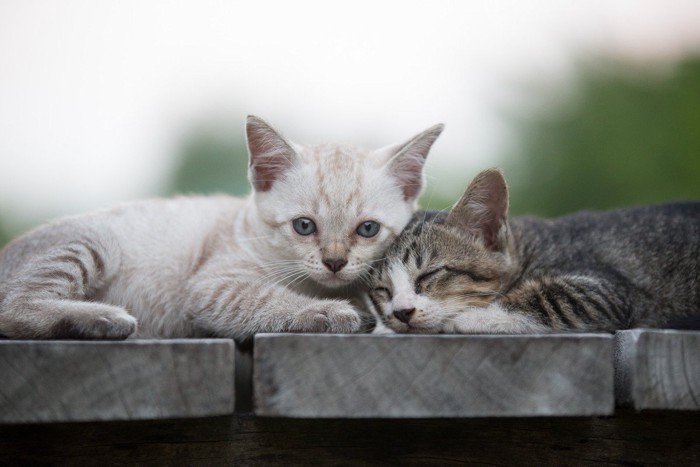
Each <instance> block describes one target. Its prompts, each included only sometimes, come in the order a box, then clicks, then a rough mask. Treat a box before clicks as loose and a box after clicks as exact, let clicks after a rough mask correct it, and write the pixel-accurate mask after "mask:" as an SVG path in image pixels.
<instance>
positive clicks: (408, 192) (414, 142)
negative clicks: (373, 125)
mask: <svg viewBox="0 0 700 467" xmlns="http://www.w3.org/2000/svg"><path fill="white" fill-rule="evenodd" d="M444 127H445V126H444V125H443V124H438V125H434V126H432V127H430V128H428V129H427V130H425V131H423V132H422V133H419V134H418V135H416V136H414V137H413V138H411V139H410V140H408V141H407V142H405V143H403V144H399V145H395V146H391V147H390V148H388V149H387V150H388V151H389V152H390V159H389V161H388V163H387V166H388V170H389V174H390V175H391V176H393V177H394V178H395V179H396V180H397V181H398V182H399V185H400V186H401V189H402V190H403V195H404V199H405V200H406V201H410V200H415V199H417V198H418V196H419V195H420V193H421V191H422V190H423V186H424V181H423V177H424V176H423V166H424V165H425V159H426V158H427V157H428V152H430V148H431V147H432V146H433V143H434V142H435V140H436V139H437V138H438V136H440V133H442V130H443V129H444Z"/></svg>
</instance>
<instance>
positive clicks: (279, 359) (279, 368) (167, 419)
mask: <svg viewBox="0 0 700 467" xmlns="http://www.w3.org/2000/svg"><path fill="white" fill-rule="evenodd" d="M699 351H700V333H696V332H689V331H665V330H631V331H623V332H619V333H617V335H615V336H611V335H606V334H567V335H542V336H406V335H294V334H276V335H273V334H261V335H258V336H256V339H255V343H254V349H253V350H252V351H251V350H241V349H236V348H235V346H234V344H233V342H232V341H230V340H225V339H206V340H195V339H192V340H156V341H124V342H56V341H52V342H38V341H0V459H2V462H9V463H16V462H19V463H46V462H51V463H70V464H83V463H84V464H94V463H103V462H111V463H117V464H118V463H135V462H137V463H151V462H153V463H165V464H190V465H191V464H200V463H202V464H204V463H206V464H219V463H221V464H232V463H241V464H248V465H249V464H264V465H268V464H270V463H278V462H279V463H285V464H290V465H297V464H306V463H323V464H331V465H332V464H336V465H376V463H386V464H402V465H403V464H410V463H421V464H422V463H429V464H430V463H432V464H436V465H442V464H444V463H449V462H455V463H457V462H460V463H461V462H474V463H477V464H478V463H492V464H494V463H495V464H499V465H511V464H523V463H538V464H542V463H545V464H547V463H548V464H552V463H555V464H569V465H571V464H588V463H590V464H594V463H600V462H613V463H617V462H619V463H630V464H643V465H647V464H654V463H659V464H671V463H673V464H681V465H682V464H686V465H692V464H697V463H700V441H698V440H700V423H698V421H699V419H698V412H696V411H697V410H698V408H699V405H698V401H700V358H698V354H699V353H700V352H699ZM234 374H235V378H234ZM2 462H0V463H2Z"/></svg>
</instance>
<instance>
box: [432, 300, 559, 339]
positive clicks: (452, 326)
mask: <svg viewBox="0 0 700 467" xmlns="http://www.w3.org/2000/svg"><path fill="white" fill-rule="evenodd" d="M551 331H552V329H551V328H548V327H547V326H545V325H543V324H542V323H540V322H539V321H537V320H536V319H534V318H533V317H532V316H529V315H527V314H525V313H522V312H521V311H516V310H506V309H504V308H503V307H502V306H500V305H499V304H498V303H491V304H490V305H489V306H488V307H486V308H467V309H466V310H463V311H461V312H459V314H457V315H456V316H455V317H454V318H451V319H449V320H447V321H446V322H445V323H444V332H447V333H456V334H539V333H545V332H551Z"/></svg>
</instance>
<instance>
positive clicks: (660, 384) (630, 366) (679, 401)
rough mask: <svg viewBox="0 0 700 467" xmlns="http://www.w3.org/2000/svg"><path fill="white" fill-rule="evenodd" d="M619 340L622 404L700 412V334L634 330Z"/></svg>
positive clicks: (617, 371)
mask: <svg viewBox="0 0 700 467" xmlns="http://www.w3.org/2000/svg"><path fill="white" fill-rule="evenodd" d="M615 338H616V345H615V394H616V398H617V401H618V404H620V405H627V406H632V407H634V408H635V409H637V410H643V409H676V410H700V332H694V331H671V330H648V329H634V330H630V331H620V332H618V333H617V334H616V336H615Z"/></svg>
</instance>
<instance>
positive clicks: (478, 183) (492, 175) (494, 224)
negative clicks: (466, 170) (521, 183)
mask: <svg viewBox="0 0 700 467" xmlns="http://www.w3.org/2000/svg"><path fill="white" fill-rule="evenodd" d="M507 217H508V186H507V185H506V181H505V179H504V178H503V173H502V172H501V170H500V169H497V168H492V169H488V170H484V171H483V172H481V173H480V174H479V175H477V176H476V177H475V178H474V180H472V182H471V183H470V184H469V187H467V189H466V191H465V192H464V194H463V195H462V197H461V198H460V199H459V201H457V203H456V204H455V205H454V206H453V207H452V209H451V210H450V213H449V215H448V216H447V221H446V223H447V224H450V225H453V226H456V227H458V228H460V229H462V230H465V231H468V232H472V233H474V234H475V235H477V236H478V237H480V238H481V239H482V240H483V242H484V245H485V246H486V248H488V249H490V250H492V251H502V250H504V249H505V247H506V242H507V238H506V237H507V234H508V219H507Z"/></svg>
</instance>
